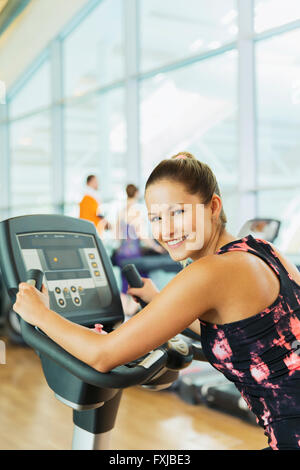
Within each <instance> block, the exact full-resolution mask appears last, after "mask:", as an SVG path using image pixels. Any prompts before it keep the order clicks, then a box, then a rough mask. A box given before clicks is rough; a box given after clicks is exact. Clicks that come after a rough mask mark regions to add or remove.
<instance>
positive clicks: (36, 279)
mask: <svg viewBox="0 0 300 470" xmlns="http://www.w3.org/2000/svg"><path fill="white" fill-rule="evenodd" d="M43 277H44V273H43V272H42V271H40V270H39V269H30V270H29V271H27V280H26V282H27V283H28V284H30V285H32V286H34V287H35V288H36V289H37V290H40V291H41V290H42V285H43Z"/></svg>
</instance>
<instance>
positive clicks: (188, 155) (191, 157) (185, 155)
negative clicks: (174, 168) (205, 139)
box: [171, 152, 197, 161]
mask: <svg viewBox="0 0 300 470" xmlns="http://www.w3.org/2000/svg"><path fill="white" fill-rule="evenodd" d="M171 160H194V161H197V158H195V157H194V155H192V154H191V153H189V152H180V153H178V154H177V155H174V157H172V158H171Z"/></svg>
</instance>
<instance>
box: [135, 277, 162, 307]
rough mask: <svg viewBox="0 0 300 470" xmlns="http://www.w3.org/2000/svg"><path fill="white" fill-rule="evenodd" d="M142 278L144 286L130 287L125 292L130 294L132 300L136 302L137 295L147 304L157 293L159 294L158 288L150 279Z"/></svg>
mask: <svg viewBox="0 0 300 470" xmlns="http://www.w3.org/2000/svg"><path fill="white" fill-rule="evenodd" d="M142 280H143V282H144V286H143V287H140V288H137V287H130V288H129V289H128V291H127V294H129V295H132V297H133V298H134V300H135V301H136V302H137V303H138V300H137V299H136V297H139V298H140V299H142V300H143V301H144V302H146V303H147V304H149V303H150V302H151V300H153V299H154V297H156V295H157V294H159V290H158V289H157V287H156V285H155V284H154V282H153V281H152V280H151V279H148V278H145V277H142Z"/></svg>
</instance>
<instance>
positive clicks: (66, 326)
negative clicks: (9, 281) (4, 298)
mask: <svg viewBox="0 0 300 470" xmlns="http://www.w3.org/2000/svg"><path fill="white" fill-rule="evenodd" d="M215 258H217V257H213V256H212V257H207V258H203V259H202V260H199V261H197V262H194V263H193V264H191V265H190V266H188V267H187V268H185V269H184V270H183V271H181V272H180V273H179V274H178V275H177V276H176V277H175V278H174V279H173V280H172V281H171V282H170V283H169V284H168V285H167V286H166V287H165V288H164V289H163V290H162V291H161V292H160V293H159V294H158V295H157V296H156V297H155V298H154V299H153V301H152V302H151V303H150V304H149V305H148V306H147V307H145V308H144V309H143V310H142V311H141V312H140V313H138V314H137V315H135V316H134V317H133V318H131V319H130V320H128V321H127V322H126V323H124V324H123V325H122V326H120V327H119V328H117V329H116V330H115V331H113V332H112V333H109V334H108V335H105V336H102V335H99V334H97V333H95V332H94V331H92V330H89V329H87V328H84V327H82V326H79V325H76V324H74V323H71V322H70V321H68V320H66V319H65V318H63V317H61V316H60V315H58V314H56V313H55V312H53V311H51V310H49V309H48V308H47V306H46V305H45V304H44V303H43V298H42V295H43V294H41V293H39V292H38V291H37V290H36V289H35V288H33V287H32V286H29V285H27V284H21V285H20V292H19V294H18V296H17V301H16V304H15V305H14V309H15V311H16V312H17V313H19V315H21V316H22V317H23V318H24V320H25V321H27V322H29V323H31V324H34V325H36V326H38V327H39V328H40V329H41V330H43V331H44V332H45V333H46V334H47V335H48V336H49V337H50V338H51V339H53V341H55V342H56V343H58V344H59V345H60V346H61V347H62V348H64V349H65V350H66V351H67V352H69V353H70V354H71V355H73V356H74V357H76V358H78V359H79V360H81V361H83V362H85V363H87V364H88V365H90V366H91V367H93V368H94V369H96V370H98V371H99V372H108V371H110V370H111V369H113V368H114V367H116V366H118V365H121V364H126V363H127V362H130V361H132V360H135V359H138V358H139V357H141V356H143V355H144V354H146V353H148V352H150V351H152V350H153V349H155V348H157V347H159V346H161V345H162V344H163V343H165V342H166V341H168V340H169V339H170V338H172V337H173V336H175V335H176V334H178V333H180V332H181V331H183V330H184V329H185V328H187V327H188V326H189V325H191V323H193V322H194V321H195V320H196V319H197V318H199V317H200V316H201V315H202V314H203V313H205V312H206V311H207V310H210V309H212V308H214V307H215V286H216V285H218V283H217V280H216V273H218V269H216V267H215V265H216V262H217V260H216V259H215Z"/></svg>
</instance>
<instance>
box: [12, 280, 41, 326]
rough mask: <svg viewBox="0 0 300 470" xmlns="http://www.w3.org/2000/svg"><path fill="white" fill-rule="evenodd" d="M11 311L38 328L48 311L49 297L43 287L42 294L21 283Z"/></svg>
mask: <svg viewBox="0 0 300 470" xmlns="http://www.w3.org/2000/svg"><path fill="white" fill-rule="evenodd" d="M13 309H14V311H15V312H16V313H18V314H19V315H20V316H21V317H22V318H23V320H25V321H26V322H27V323H30V325H34V326H40V324H41V322H42V319H43V314H44V313H45V310H49V295H48V291H47V289H46V288H45V287H44V286H43V288H42V292H40V291H38V290H37V289H36V288H35V287H33V286H30V285H29V284H27V283H25V282H23V283H22V284H20V285H19V292H18V294H17V298H16V302H15V304H14V305H13Z"/></svg>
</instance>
